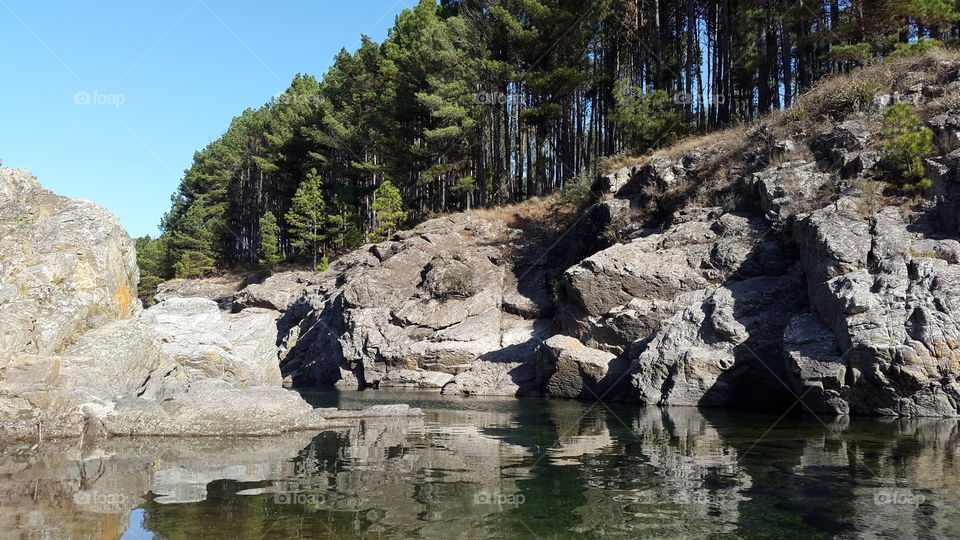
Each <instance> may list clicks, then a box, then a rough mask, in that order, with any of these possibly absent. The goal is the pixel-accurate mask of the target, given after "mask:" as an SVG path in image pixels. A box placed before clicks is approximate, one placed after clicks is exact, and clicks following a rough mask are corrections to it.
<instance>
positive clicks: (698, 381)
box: [558, 69, 960, 416]
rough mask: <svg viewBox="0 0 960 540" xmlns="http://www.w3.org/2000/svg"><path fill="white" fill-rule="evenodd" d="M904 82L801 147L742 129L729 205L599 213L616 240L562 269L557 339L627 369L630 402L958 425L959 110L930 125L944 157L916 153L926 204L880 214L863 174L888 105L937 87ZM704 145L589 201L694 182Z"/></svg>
mask: <svg viewBox="0 0 960 540" xmlns="http://www.w3.org/2000/svg"><path fill="white" fill-rule="evenodd" d="M954 71H955V69H954ZM950 76H951V77H953V78H954V79H956V78H957V77H956V74H955V73H954V74H953V75H950ZM911 77H914V78H915V79H916V81H915V84H913V86H910V87H909V88H908V89H906V90H905V91H903V92H894V93H893V94H892V95H886V96H878V99H876V100H874V103H872V104H869V105H868V106H867V107H866V109H865V111H863V112H861V113H860V114H859V115H858V116H856V117H854V118H849V119H847V120H844V121H840V122H836V123H825V124H823V125H820V126H817V128H816V129H817V130H818V132H817V133H813V134H806V135H802V134H797V133H794V134H793V135H791V137H794V136H799V137H803V138H798V139H793V138H791V139H780V140H777V139H776V137H772V136H771V134H772V133H773V131H772V130H771V129H770V128H769V127H766V126H762V127H761V128H759V129H758V130H756V131H757V133H754V134H750V135H749V138H750V140H752V141H757V142H758V148H756V149H755V150H753V151H751V152H747V153H745V154H742V155H731V156H728V157H727V158H726V164H727V165H726V166H727V167H728V173H729V174H728V176H727V178H728V182H729V183H730V186H732V187H728V188H727V189H728V190H733V192H736V190H740V193H752V194H753V196H754V199H753V200H749V201H743V200H741V201H740V202H739V203H738V204H737V207H736V211H730V210H725V209H724V208H713V207H708V208H704V207H701V206H697V205H696V204H695V203H694V202H693V201H692V200H687V201H685V202H684V203H682V204H680V205H679V206H678V207H677V208H674V209H672V210H670V212H671V214H670V215H669V216H667V218H666V219H665V221H663V222H660V223H651V222H649V221H648V222H639V223H629V224H620V223H614V222H612V221H611V223H610V227H619V230H617V231H607V232H606V233H605V234H604V235H603V238H604V239H607V238H611V237H613V238H619V241H620V243H617V244H614V245H612V246H610V247H607V248H606V249H603V250H601V251H599V252H597V253H595V254H593V255H592V256H590V257H588V258H586V259H584V260H583V261H581V262H580V263H578V264H575V265H574V266H572V267H571V268H569V269H568V270H567V271H566V272H565V273H564V276H563V291H564V293H565V295H564V296H565V298H564V301H563V302H561V303H560V305H559V306H558V321H559V322H560V324H561V326H562V328H563V330H564V331H565V332H566V333H567V334H570V335H573V336H576V337H578V338H579V339H580V341H581V342H582V343H584V344H586V345H588V346H590V347H593V348H596V349H600V350H605V351H609V352H611V353H613V354H616V355H618V359H619V360H621V361H623V360H626V361H629V368H628V370H629V385H630V386H631V387H632V391H633V394H632V395H629V392H627V395H628V397H629V398H630V399H635V400H637V401H639V402H641V403H646V404H661V405H668V404H670V405H699V406H730V405H737V404H741V403H742V401H743V399H742V398H746V399H748V400H750V401H751V402H752V403H747V404H746V405H748V406H750V407H752V408H757V407H758V406H759V404H761V403H763V402H764V401H765V399H764V397H766V398H768V399H769V401H770V402H771V403H773V402H776V401H777V395H778V394H779V396H780V398H782V399H784V403H782V405H792V404H794V403H795V402H796V401H800V402H801V403H802V405H803V408H804V410H806V411H808V412H815V413H824V414H840V415H842V414H848V413H854V414H872V415H900V416H957V415H960V362H958V356H960V355H958V354H957V348H958V347H960V345H958V343H960V324H958V323H960V318H958V315H957V309H958V308H957V306H958V305H960V304H958V298H957V294H958V293H957V290H958V286H960V251H958V248H960V243H958V242H957V236H956V235H957V232H958V230H960V226H958V225H957V224H958V223H960V218H958V217H957V216H958V215H960V211H958V210H957V209H958V208H960V202H958V201H960V189H958V188H960V177H958V176H957V170H960V157H958V156H960V154H958V150H957V148H958V147H960V143H957V141H960V133H958V129H960V121H957V120H956V118H955V116H956V115H955V114H953V113H948V114H942V115H939V116H933V115H931V116H932V118H931V120H929V125H930V126H931V127H932V129H933V130H934V132H935V135H936V140H937V147H938V148H937V152H939V153H941V154H943V155H939V156H934V157H931V158H929V159H927V160H926V163H927V165H928V171H929V173H930V177H931V179H932V180H933V181H934V186H933V188H931V190H930V191H929V194H928V195H929V197H928V201H927V203H926V204H924V205H919V206H918V207H911V206H910V205H907V204H905V203H903V202H902V201H901V202H900V204H899V206H892V205H891V204H890V203H891V202H893V203H897V202H898V201H896V200H895V199H894V200H891V199H889V198H884V197H883V196H882V195H878V193H879V192H876V193H873V194H871V193H869V192H867V191H866V190H867V189H868V187H869V186H868V185H866V184H869V182H864V179H865V178H870V177H874V178H875V177H876V175H877V174H880V173H882V172H883V170H882V169H881V168H880V165H878V163H879V155H880V146H879V144H880V143H881V142H882V141H880V140H879V139H880V137H879V136H878V135H877V131H878V130H879V126H880V125H881V123H882V115H883V114H884V112H885V110H886V107H888V106H889V105H890V104H891V103H894V102H897V101H908V102H910V103H914V104H919V106H921V107H922V106H923V102H924V100H925V99H926V98H925V96H927V97H929V96H940V95H943V93H944V92H945V91H946V90H945V87H944V86H942V85H937V84H933V83H932V82H931V81H930V80H927V79H928V78H929V77H926V76H925V75H924V74H922V73H914V74H912V75H911ZM911 80H913V79H911ZM941 82H942V81H941ZM950 84H953V85H954V88H953V90H952V91H953V92H956V91H957V90H958V89H960V88H957V87H956V86H957V85H956V83H950ZM760 132H763V133H760ZM804 141H805V142H804ZM804 144H805V145H807V147H806V148H802V145H804ZM718 148H719V150H718ZM717 151H722V145H720V146H718V145H716V144H714V145H711V146H707V147H703V148H699V149H696V150H693V151H691V152H690V153H689V154H687V155H681V156H662V157H661V156H654V157H653V158H651V159H650V160H648V161H647V162H646V163H645V164H643V165H636V166H632V167H629V168H627V169H623V170H621V171H617V172H615V173H614V174H612V175H610V176H609V177H607V178H605V179H602V180H601V181H598V182H597V183H595V184H594V187H595V188H600V189H607V190H608V191H609V193H610V194H611V195H612V196H613V199H612V200H605V201H602V202H600V203H599V204H598V205H597V206H600V205H604V206H605V207H607V208H615V207H616V206H617V203H616V201H618V200H625V201H629V202H630V204H631V205H637V204H646V203H647V202H649V200H650V197H653V196H654V195H655V194H656V193H658V192H662V191H665V190H672V189H677V188H678V187H682V186H690V185H692V184H695V183H697V182H708V181H709V180H710V175H711V174H712V173H713V172H714V171H715V169H707V170H704V169H701V168H700V167H701V164H702V163H703V162H704V156H708V157H709V156H710V155H711V154H715V153H716V152H717ZM951 152H952V153H951ZM711 159H713V158H711ZM931 203H932V204H931ZM648 219H649V218H648ZM588 380H589V377H582V378H581V381H580V382H586V381H588ZM619 395H624V393H623V392H620V394H619Z"/></svg>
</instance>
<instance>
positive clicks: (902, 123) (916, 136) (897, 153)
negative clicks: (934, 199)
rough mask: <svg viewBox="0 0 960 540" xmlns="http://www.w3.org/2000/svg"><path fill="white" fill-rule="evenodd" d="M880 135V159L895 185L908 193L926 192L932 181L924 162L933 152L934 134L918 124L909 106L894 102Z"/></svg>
mask: <svg viewBox="0 0 960 540" xmlns="http://www.w3.org/2000/svg"><path fill="white" fill-rule="evenodd" d="M882 133H883V139H884V142H883V147H882V160H883V163H884V165H885V167H886V168H887V170H888V171H890V172H891V173H892V174H894V175H895V176H896V178H895V180H896V183H897V184H899V185H900V186H901V189H903V190H904V191H907V192H916V191H925V190H926V189H928V188H929V187H930V186H931V184H932V182H931V181H930V179H928V178H926V174H927V170H926V167H924V165H923V160H924V158H925V157H927V156H929V155H930V154H931V153H933V131H931V130H930V128H928V127H924V126H922V125H921V123H920V116H919V115H917V112H916V111H915V110H914V109H913V107H912V106H910V105H909V104H907V103H897V104H896V105H894V106H892V107H890V110H888V111H887V116H886V118H885V119H884V128H883V131H882Z"/></svg>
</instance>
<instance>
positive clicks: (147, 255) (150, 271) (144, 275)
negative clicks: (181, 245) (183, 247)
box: [136, 236, 173, 306]
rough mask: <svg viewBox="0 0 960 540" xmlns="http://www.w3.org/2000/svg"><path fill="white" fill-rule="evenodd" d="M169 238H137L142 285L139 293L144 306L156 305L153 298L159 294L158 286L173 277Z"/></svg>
mask: <svg viewBox="0 0 960 540" xmlns="http://www.w3.org/2000/svg"><path fill="white" fill-rule="evenodd" d="M167 244H168V238H167V237H165V236H161V237H160V238H150V237H149V236H144V237H141V238H137V240H136V248H137V266H138V267H139V268H140V285H139V286H138V287H137V292H138V295H139V297H140V300H142V301H143V303H144V305H147V306H151V305H153V303H154V300H153V296H154V295H155V294H157V286H159V285H160V284H161V283H163V282H164V281H166V280H167V279H170V278H172V277H173V269H172V267H171V266H172V265H171V263H170V261H169V249H168V247H167Z"/></svg>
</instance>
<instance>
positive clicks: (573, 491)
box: [0, 391, 960, 538]
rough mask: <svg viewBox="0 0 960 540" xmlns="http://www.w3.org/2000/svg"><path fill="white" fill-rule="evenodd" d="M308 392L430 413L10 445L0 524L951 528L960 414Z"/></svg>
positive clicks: (338, 402)
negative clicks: (299, 427) (863, 415)
mask: <svg viewBox="0 0 960 540" xmlns="http://www.w3.org/2000/svg"><path fill="white" fill-rule="evenodd" d="M310 399H311V400H313V401H314V404H315V405H319V406H340V407H346V408H360V407H364V406H369V405H373V404H377V403H378V402H380V401H383V402H386V401H399V400H402V401H406V402H409V403H410V404H411V405H412V406H417V407H421V408H424V410H425V411H426V412H427V415H426V417H424V418H413V419H397V418H391V419H370V420H363V421H358V422H357V424H356V425H355V426H354V428H352V429H349V430H340V431H330V432H323V433H300V434H295V435H288V436H284V437H270V438H257V439H235V440H219V439H179V440H171V439H114V440H109V441H106V442H103V443H100V444H98V445H97V446H96V447H94V448H83V449H81V448H79V447H78V446H77V444H76V443H75V442H74V443H61V444H53V443H44V444H43V445H41V446H40V447H39V448H38V449H36V450H33V451H31V450H30V447H29V446H22V447H21V446H16V445H14V446H9V447H7V448H6V449H5V450H4V453H3V456H2V458H0V507H2V508H0V528H2V530H3V531H5V532H4V535H7V536H12V537H23V538H67V537H72V538H112V537H118V536H120V535H121V534H123V532H124V531H125V530H126V529H127V528H128V527H133V528H132V529H131V530H129V531H128V533H129V534H130V535H131V536H132V535H133V533H134V532H137V531H138V530H139V527H140V525H139V524H140V522H141V521H142V527H143V528H144V529H146V530H147V531H153V532H155V533H157V535H158V536H160V537H164V538H196V537H233V538H248V537H249V538H254V537H256V538H261V537H270V538H282V537H289V536H295V535H298V534H299V535H301V536H307V537H330V538H333V537H336V538H349V537H357V536H376V535H380V534H382V535H385V536H410V535H413V536H420V537H425V538H433V537H465V538H476V537H518V536H519V537H533V536H534V535H535V536H537V537H540V538H550V537H564V538H566V537H596V536H602V535H606V536H613V537H703V536H708V535H719V536H724V535H731V536H750V535H764V534H768V535H774V534H788V535H804V536H809V537H812V538H816V537H827V536H841V537H859V536H863V535H866V536H874V535H877V536H893V537H903V536H932V535H942V536H949V535H951V534H955V531H957V530H960V517H958V509H960V500H958V496H957V494H958V490H960V485H958V484H960V475H958V473H960V470H958V468H960V459H958V458H960V450H958V442H960V440H958V439H960V433H958V422H957V420H955V419H954V420H930V419H918V420H896V421H889V420H888V421H870V420H854V421H850V420H847V419H843V420H836V421H831V422H828V423H826V424H822V423H820V422H819V421H817V420H815V419H793V418H789V417H788V418H786V419H783V420H781V421H780V422H779V423H777V418H775V417H766V416H758V415H749V416H747V415H737V414H731V413H722V412H706V413H705V412H701V411H698V410H696V409H692V408H673V409H659V408H636V407H633V408H631V407H625V406H609V407H608V406H606V405H592V404H584V403H579V402H574V401H546V400H537V399H530V400H519V401H517V400H497V399H468V398H453V397H440V396H437V395H434V394H424V393H420V392H397V391H390V392H365V393H359V392H345V393H340V394H316V395H314V396H312V397H310ZM771 426H774V427H773V428H772V429H771ZM130 523H133V524H134V525H132V526H131V525H129V524H130ZM147 534H149V533H147Z"/></svg>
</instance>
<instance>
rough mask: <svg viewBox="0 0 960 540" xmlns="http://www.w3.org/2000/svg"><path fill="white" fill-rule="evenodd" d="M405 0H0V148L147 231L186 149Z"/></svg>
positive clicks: (16, 162) (56, 186) (380, 35)
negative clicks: (86, 0)
mask: <svg viewBox="0 0 960 540" xmlns="http://www.w3.org/2000/svg"><path fill="white" fill-rule="evenodd" d="M414 2H415V0H353V1H346V2H344V1H341V0H313V1H308V0H289V1H276V2H253V1H248V0H163V1H153V2H146V1H131V0H126V1H119V0H104V1H90V2H75V1H71V2H67V1H61V0H0V50H2V51H3V52H4V54H3V59H4V62H3V67H2V70H3V71H2V74H0V159H3V161H4V163H3V165H4V166H6V167H18V168H19V167H24V168H28V169H30V170H31V171H33V173H34V174H35V175H36V176H37V177H38V178H39V180H40V182H41V183H42V184H43V185H44V186H45V187H47V188H49V189H52V190H54V191H56V192H57V193H61V194H64V195H69V196H71V197H80V198H84V199H90V200H92V201H94V202H97V203H99V204H101V205H103V206H105V207H107V208H108V209H110V210H111V211H112V212H113V213H114V214H116V215H117V217H118V218H119V219H120V222H121V223H122V224H123V225H124V226H125V227H126V228H127V230H128V231H129V232H130V234H131V235H132V236H142V235H144V234H150V235H151V236H156V235H157V225H158V223H159V222H160V217H161V216H162V215H163V213H164V212H165V211H166V210H167V209H168V208H169V204H170V195H171V194H172V193H173V192H174V190H175V189H176V187H177V184H178V182H179V180H180V178H181V176H182V174H183V170H184V169H185V168H187V167H189V165H190V162H191V160H192V158H193V153H194V152H195V151H196V150H199V149H200V148H202V147H203V146H205V145H206V144H207V143H209V142H210V141H212V140H214V139H216V138H218V137H219V136H220V135H221V134H222V133H223V131H224V130H225V129H226V127H227V125H228V124H229V122H230V119H231V118H233V117H234V116H237V115H239V114H240V113H241V112H242V111H243V109H245V108H247V107H259V106H260V105H263V104H264V103H266V102H267V101H269V100H270V98H271V96H274V95H276V94H278V93H279V92H281V91H283V90H284V89H285V88H286V87H287V86H288V85H289V83H290V80H291V79H292V78H293V76H294V75H295V74H296V73H310V74H313V75H316V76H318V77H319V76H321V75H322V74H323V73H324V72H325V71H326V70H327V68H328V67H329V66H330V64H331V62H332V59H333V56H334V55H335V54H336V53H337V52H338V51H339V50H340V49H341V48H343V47H346V48H347V49H348V50H351V51H352V50H354V49H356V48H357V47H359V45H360V35H361V34H367V35H369V36H370V37H372V38H373V39H374V40H376V41H378V42H379V41H382V40H383V39H384V38H385V37H386V35H387V29H388V28H389V27H390V26H392V25H393V22H394V18H395V17H396V15H397V14H398V13H400V11H401V10H403V9H404V8H406V7H412V6H413V5H414Z"/></svg>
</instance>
